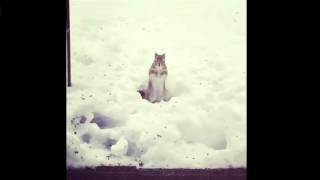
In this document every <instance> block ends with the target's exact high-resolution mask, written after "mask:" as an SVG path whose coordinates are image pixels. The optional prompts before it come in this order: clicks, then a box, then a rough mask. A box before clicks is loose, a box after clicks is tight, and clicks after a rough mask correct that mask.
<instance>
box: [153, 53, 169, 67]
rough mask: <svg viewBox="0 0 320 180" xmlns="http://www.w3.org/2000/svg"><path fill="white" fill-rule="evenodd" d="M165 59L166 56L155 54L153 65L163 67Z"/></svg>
mask: <svg viewBox="0 0 320 180" xmlns="http://www.w3.org/2000/svg"><path fill="white" fill-rule="evenodd" d="M165 59H166V54H163V55H159V54H157V53H155V54H154V62H153V64H154V65H155V66H165V65H166V62H165Z"/></svg>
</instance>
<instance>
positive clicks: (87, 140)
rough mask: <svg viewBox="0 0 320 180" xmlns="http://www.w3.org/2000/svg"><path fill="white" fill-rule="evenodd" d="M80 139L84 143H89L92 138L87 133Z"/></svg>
mask: <svg viewBox="0 0 320 180" xmlns="http://www.w3.org/2000/svg"><path fill="white" fill-rule="evenodd" d="M81 138H82V140H83V141H84V142H86V143H90V140H91V138H92V136H91V135H90V134H88V133H87V134H84V135H82V137H81Z"/></svg>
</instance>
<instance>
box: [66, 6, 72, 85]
mask: <svg viewBox="0 0 320 180" xmlns="http://www.w3.org/2000/svg"><path fill="white" fill-rule="evenodd" d="M67 68H68V69H67V73H68V86H69V87H70V86H71V62H70V3H69V0H67Z"/></svg>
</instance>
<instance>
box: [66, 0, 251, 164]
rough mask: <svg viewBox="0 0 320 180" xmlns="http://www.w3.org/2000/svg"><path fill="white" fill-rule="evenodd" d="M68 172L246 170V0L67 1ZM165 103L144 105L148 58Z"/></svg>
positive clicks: (148, 65)
mask: <svg viewBox="0 0 320 180" xmlns="http://www.w3.org/2000/svg"><path fill="white" fill-rule="evenodd" d="M70 8H71V9H70V13H71V14H70V15H71V20H70V23H71V26H70V27H71V68H72V87H68V88H67V165H68V166H74V167H83V166H98V165H119V164H120V165H134V166H139V162H143V167H151V168H156V167H162V168H223V167H230V166H232V167H246V153H247V151H246V1H245V0H224V1H221V0H219V1H218V0H202V1H197V0H161V1H156V0H136V1H132V0H71V6H70ZM155 52H157V53H159V54H162V53H166V64H167V67H168V77H167V85H166V87H167V88H168V90H169V91H170V93H171V94H172V96H173V97H172V99H171V100H170V101H168V102H160V103H154V104H153V103H150V102H148V101H146V100H143V99H142V98H141V96H140V94H139V93H137V89H139V87H140V86H141V85H143V84H146V82H147V81H148V70H149V67H150V66H151V63H152V61H153V58H154V53H155Z"/></svg>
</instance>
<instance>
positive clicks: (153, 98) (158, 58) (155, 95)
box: [138, 53, 170, 103]
mask: <svg viewBox="0 0 320 180" xmlns="http://www.w3.org/2000/svg"><path fill="white" fill-rule="evenodd" d="M165 58H166V55H165V54H163V55H158V54H157V53H155V55H154V61H153V63H152V65H151V67H150V69H149V81H148V86H147V87H146V88H141V89H140V90H138V92H139V93H140V94H141V97H142V98H143V99H146V100H148V101H150V102H152V103H155V102H160V101H162V100H164V101H168V100H170V97H169V92H168V90H167V89H166V79H167V76H168V69H167V65H166V62H165Z"/></svg>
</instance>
